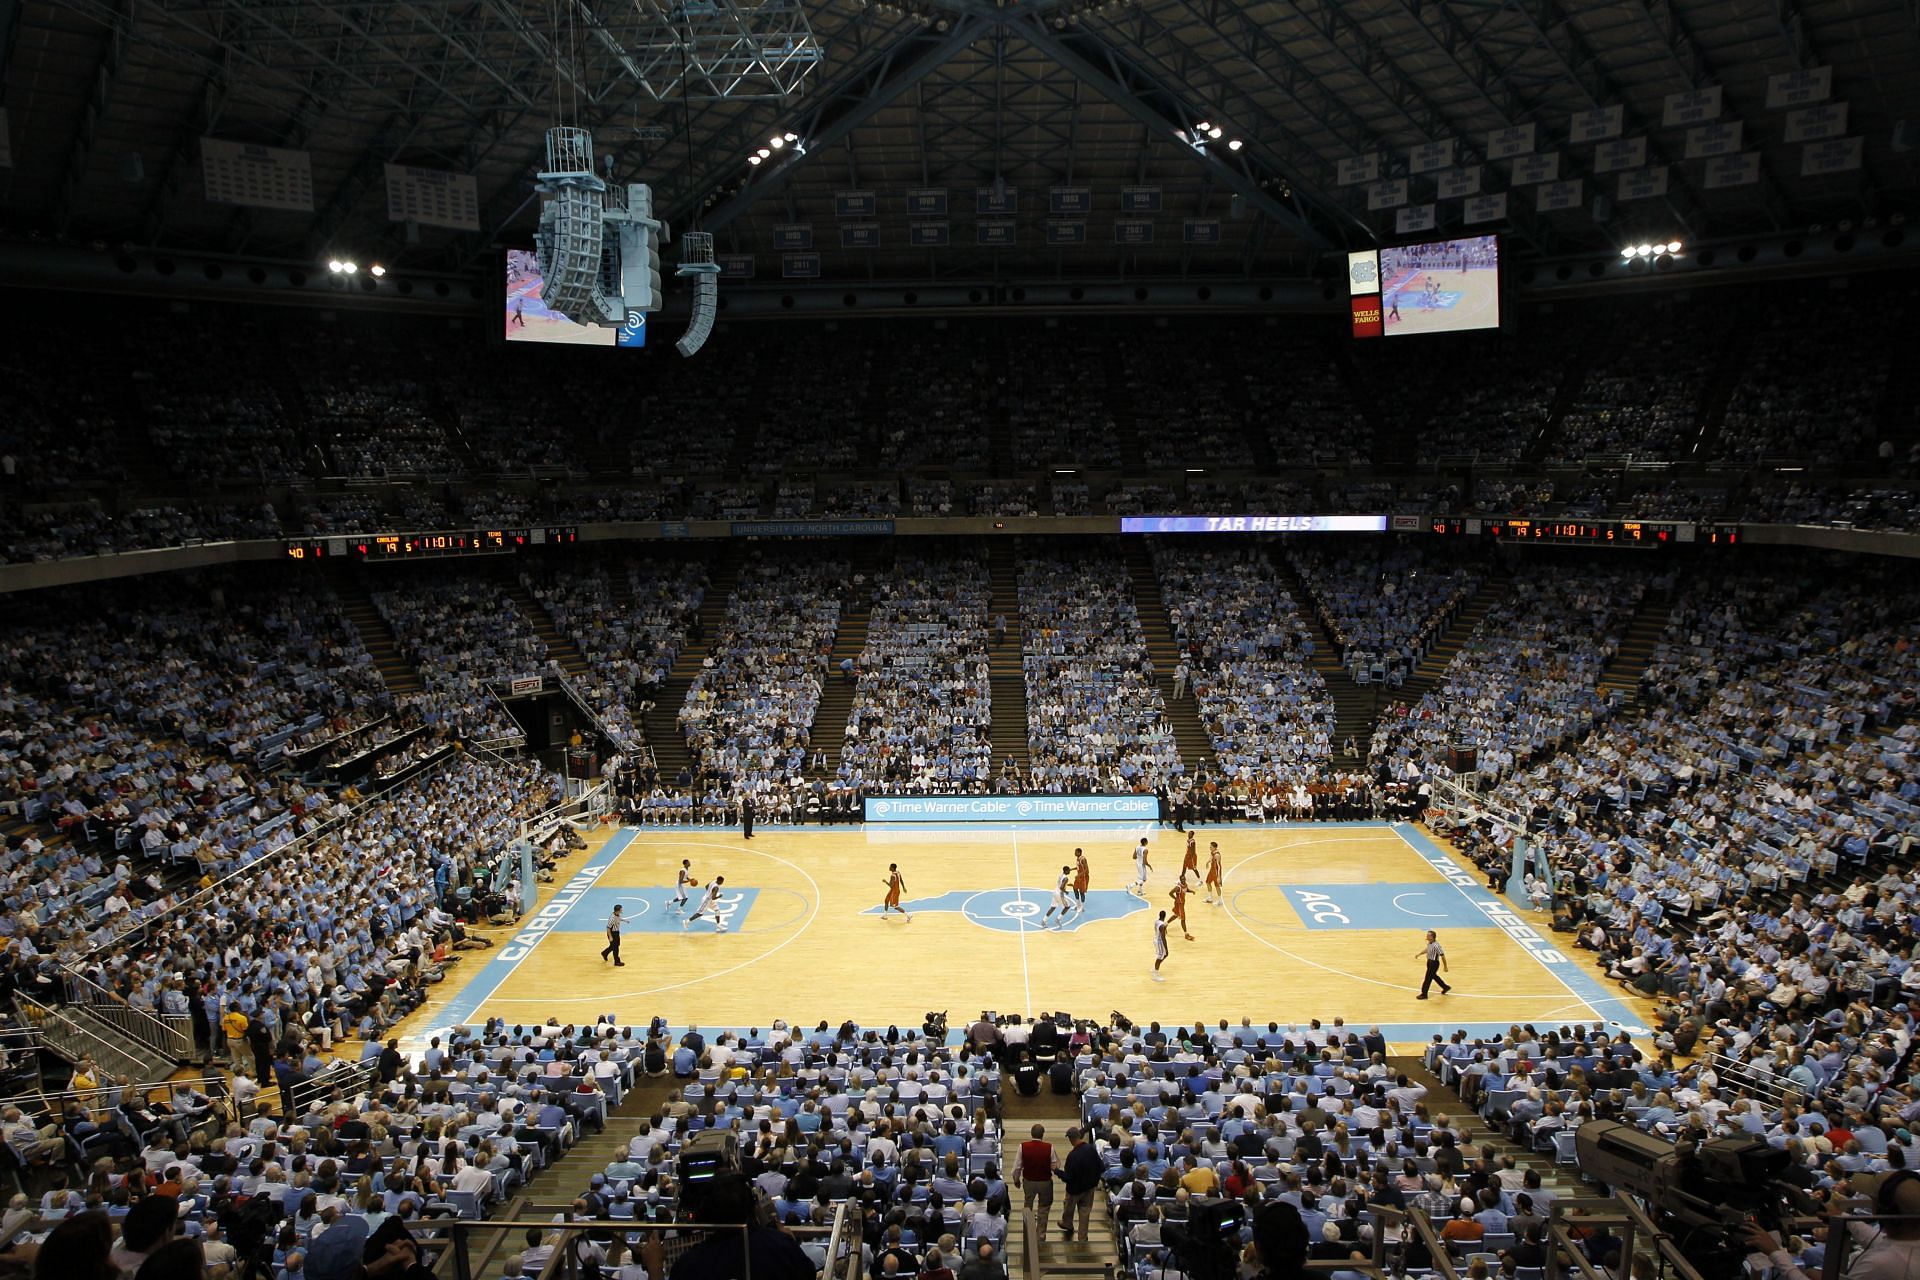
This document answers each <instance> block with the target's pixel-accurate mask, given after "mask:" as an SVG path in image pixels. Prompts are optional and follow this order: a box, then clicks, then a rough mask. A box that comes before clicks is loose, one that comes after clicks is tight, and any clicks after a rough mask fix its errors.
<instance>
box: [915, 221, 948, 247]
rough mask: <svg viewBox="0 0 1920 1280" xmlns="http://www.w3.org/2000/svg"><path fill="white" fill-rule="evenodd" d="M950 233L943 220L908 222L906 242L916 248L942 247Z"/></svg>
mask: <svg viewBox="0 0 1920 1280" xmlns="http://www.w3.org/2000/svg"><path fill="white" fill-rule="evenodd" d="M951 235H952V232H951V231H950V230H949V228H948V226H947V224H946V223H944V222H909V223H908V224H907V243H908V244H910V245H912V246H913V247H914V248H916V249H944V248H946V246H947V243H948V241H949V239H950V237H951Z"/></svg>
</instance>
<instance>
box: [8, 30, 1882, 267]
mask: <svg viewBox="0 0 1920 1280" xmlns="http://www.w3.org/2000/svg"><path fill="white" fill-rule="evenodd" d="M0 40H4V55H5V56H4V61H3V62H0V67H4V76H5V80H4V103H5V106H6V108H7V113H8V117H9V119H8V137H9V140H10V151H11V157H10V159H11V164H10V167H6V168H0V217H3V218H4V221H5V223H6V224H7V230H8V231H9V232H11V233H13V234H14V235H16V236H17V235H19V234H22V233H28V232H30V233H33V234H36V235H41V236H50V237H65V238H68V239H70V240H72V241H74V242H76V243H89V242H99V243H105V244H107V245H111V246H118V245H123V244H124V245H130V246H142V247H159V248H167V249H175V250H181V251H200V252H207V253H223V254H234V255H242V256H252V257H258V258H261V259H263V260H265V259H271V260H281V261H304V262H317V261H322V260H324V259H325V258H326V257H327V255H328V254H329V253H331V252H339V251H342V250H350V251H352V252H354V253H357V254H360V255H362V256H366V257H378V258H382V259H384V260H386V261H389V262H400V263H404V264H405V265H407V266H408V267H410V268H411V269H414V270H419V271H435V272H453V273H460V272H469V273H478V272H480V271H481V270H483V268H484V264H485V263H486V262H487V261H488V260H489V252H490V250H491V248H492V247H493V246H494V245H496V244H498V243H501V242H519V241H524V240H525V238H526V237H527V236H528V235H529V234H530V231H531V228H532V225H533V221H534V218H535V214H536V204H535V196H534V193H533V181H534V175H535V173H536V171H537V169H538V167H539V162H540V159H541V156H542V154H543V153H542V148H543V140H544V134H545V131H546V129H548V128H549V127H550V126H552V125H555V124H559V123H577V124H581V125H585V126H586V127H588V128H590V129H592V130H593V132H594V134H595V137H596V142H597V145H598V149H599V152H600V155H601V158H602V160H603V162H604V163H607V164H609V165H610V168H611V172H612V173H613V174H614V175H615V177H616V178H617V179H618V180H619V181H622V182H626V181H644V182H648V183H651V184H652V185H653V187H654V189H655V199H656V208H658V209H659V210H661V211H662V212H663V213H664V214H665V216H666V217H667V218H668V219H669V220H670V222H671V223H672V225H673V227H674V228H675V229H676V230H682V229H696V228H697V229H703V230H710V231H713V232H714V233H715V234H716V239H717V247H718V250H719V251H720V252H721V253H722V254H732V255H754V256H755V257H756V258H757V259H758V260H759V261H760V262H761V263H762V264H763V265H762V267H761V270H762V272H763V273H766V272H768V271H771V272H773V273H775V274H777V272H778V270H779V264H778V260H777V259H778V255H779V253H780V251H781V250H782V249H783V248H791V247H793V244H794V243H795V241H794V240H793V239H791V238H790V237H788V238H783V233H782V232H781V231H780V230H779V229H780V228H782V227H796V226H805V227H808V228H809V229H810V237H809V238H810V239H811V241H812V245H811V247H812V249H813V250H815V251H817V252H819V253H820V255H821V262H820V264H819V270H820V273H821V275H822V276H823V277H825V278H829V279H846V280H927V281H940V280H952V279H966V278H988V277H992V276H995V275H997V274H1001V273H1008V272H1016V271H1017V272H1024V273H1028V274H1034V273H1039V274H1046V275H1054V276H1059V277H1076V278H1089V279H1133V278H1145V277H1165V276H1187V277H1195V278H1205V279H1214V278H1219V279H1248V278H1253V277H1256V276H1259V277H1267V278H1273V277H1293V278H1300V277H1306V276H1309V275H1311V274H1313V273H1314V272H1315V271H1316V270H1319V271H1322V272H1324V271H1325V270H1326V269H1327V268H1328V266H1329V264H1330V263H1332V262H1334V261H1335V259H1334V257H1333V255H1337V254H1339V253H1342V252H1344V251H1346V250H1348V249H1350V248H1358V247H1364V246H1368V245H1372V244H1375V243H1379V242H1382V241H1388V240H1392V239H1394V238H1395V237H1401V238H1405V237H1406V236H1408V235H1416V236H1419V235H1426V234H1429V233H1431V234H1433V235H1446V234H1450V233H1471V232H1475V231H1486V230H1499V231H1502V232H1504V233H1506V234H1507V235H1508V239H1509V244H1510V245H1511V246H1512V251H1513V252H1514V253H1516V254H1519V255H1521V256H1523V257H1530V258H1533V259H1535V260H1542V261H1545V260H1552V259H1555V258H1564V257H1567V256H1570V255H1577V254H1588V255H1591V254H1594V253H1597V252H1603V251H1605V252H1610V251H1612V250H1614V249H1616V248H1617V247H1618V246H1619V245H1621V244H1623V243H1627V244H1630V243H1632V242H1633V241H1634V240H1636V239H1640V238H1644V236H1646V235H1648V234H1654V235H1659V236H1671V237H1674V238H1680V239H1684V240H1686V241H1688V242H1690V243H1703V242H1708V241H1713V240H1718V239H1724V238H1730V237H1740V236H1752V235H1764V234H1769V233H1777V232H1782V231H1789V230H1795V229H1805V228H1809V227H1814V226H1824V227H1827V228H1833V227H1836V226H1840V225H1841V224H1854V225H1859V226H1862V227H1868V226H1874V225H1882V226H1884V225H1892V224H1895V223H1897V222H1898V221H1901V220H1904V218H1905V217H1906V216H1909V215H1910V214H1912V213H1913V212H1914V211H1915V210H1914V206H1915V204H1916V188H1917V187H1920V182H1917V181H1916V179H1917V178H1920V172H1917V169H1916V153H1915V152H1914V150H1913V145H1912V144H1913V136H1914V123H1913V122H1914V120H1915V117H1916V116H1920V5H1916V3H1915V0H1766V2H1765V3H1748V2H1747V0H1610V2H1607V3H1594V4H1574V3H1567V2H1566V0H1297V2H1288V3H1274V2H1269V0H894V2H890V3H877V2H870V0H680V2H678V3H669V2H668V0H542V2H537V3H516V2H514V0H370V2H368V3H359V4H345V3H334V2H332V0H0ZM789 136H791V137H792V139H793V141H792V143H791V144H788V143H786V139H787V138H788V137H789ZM205 139H215V140H220V141H224V142H228V143H237V144H245V145H246V146H249V147H270V148H279V149H283V150H285V151H287V152H292V153H297V155H296V157H295V159H294V160H292V161H290V163H293V164H294V165H296V167H298V166H304V168H301V169H299V171H298V172H295V171H293V170H289V171H288V174H286V175H282V176H283V177H286V180H287V181H295V180H296V179H298V178H299V174H300V173H304V174H305V175H307V179H308V180H307V181H306V183H305V185H299V186H298V187H297V189H295V190H292V191H291V192H290V193H289V192H286V191H282V192H279V193H277V195H273V196H272V197H271V198H269V199H266V200H264V201H263V200H262V199H260V198H258V193H255V198H253V199H252V200H251V202H250V203H238V202H236V200H235V193H234V192H232V191H223V193H222V194H223V196H224V198H215V199H209V195H210V191H209V186H208V182H209V178H208V174H207V173H206V172H205V170H206V169H207V167H208V148H207V144H206V143H205V141H204V140H205ZM776 139H777V140H779V141H780V143H781V145H779V146H771V145H770V144H771V143H773V142H774V141H775V140H776ZM216 145H217V144H216ZM231 150H233V151H234V152H237V153H239V154H242V155H247V154H251V155H254V156H257V157H269V158H268V159H262V160H260V161H259V163H260V164H263V165H267V166H269V167H271V166H273V165H275V164H278V163H279V161H277V160H273V159H271V158H270V157H271V156H272V155H273V154H274V153H266V152H254V153H246V152H244V151H243V150H242V149H238V148H236V149H231ZM762 150H766V151H767V152H768V154H767V155H764V156H762V155H760V154H759V152H760V151H762ZM220 158H221V160H222V162H223V163H224V162H225V160H226V159H227V150H226V149H223V151H222V155H221V157H220ZM390 165H400V166H411V167H414V168H416V169H419V170H423V171H434V172H435V174H442V175H455V177H452V178H440V177H433V176H432V175H429V177H432V180H433V181H437V182H442V183H454V184H456V185H455V189H456V190H457V191H459V192H466V191H468V190H469V189H468V188H467V187H466V186H465V182H464V179H467V178H471V180H472V187H471V189H470V194H468V195H464V196H463V197H462V199H461V201H460V207H459V209H458V210H457V211H456V214H455V216H454V217H452V218H449V217H446V216H440V215H435V216H436V217H438V219H439V221H440V222H442V223H445V222H449V221H452V222H456V223H458V224H459V225H434V224H433V223H432V222H430V221H428V220H426V219H424V218H421V217H414V218H411V219H409V218H407V217H405V216H404V213H403V210H402V209H400V208H398V207H396V208H390V204H389V201H390V195H391V194H392V193H391V192H390V191H389V190H388V187H389V178H388V166H390ZM844 193H859V194H861V195H865V194H867V193H871V197H872V199H871V204H870V205H869V204H867V203H865V202H863V201H860V200H855V201H853V202H852V203H846V202H844V201H843V200H842V199H841V197H842V195H843V194H844ZM910 193H921V195H920V197H919V198H918V199H915V200H910V199H909V197H910ZM239 195H240V198H242V199H245V198H247V197H246V193H244V192H242V193H239ZM1501 197H1504V200H1502V199H1501ZM1503 204H1504V208H1502V207H1501V206H1502V205H1503ZM443 212H444V211H443ZM396 215H401V216H396ZM1470 218H1471V219H1473V220H1472V221H1469V219H1470ZM982 222H988V223H992V224H995V229H993V230H992V231H991V232H988V231H984V230H983V229H982V228H981V226H980V225H979V224H981V223H982ZM1117 223H1130V224H1133V225H1132V226H1131V228H1122V227H1117V226H1116V224H1117ZM1143 223H1144V224H1146V229H1144V230H1143V229H1142V228H1141V225H1140V224H1143ZM844 224H852V225H859V226H862V227H867V228H870V230H867V231H862V232H860V233H858V234H856V235H854V236H852V237H851V238H849V237H847V236H845V234H844V233H843V231H842V230H841V229H840V228H841V227H842V226H843V225H844ZM936 226H938V227H940V228H942V229H941V230H938V231H936V230H934V228H935V227H936Z"/></svg>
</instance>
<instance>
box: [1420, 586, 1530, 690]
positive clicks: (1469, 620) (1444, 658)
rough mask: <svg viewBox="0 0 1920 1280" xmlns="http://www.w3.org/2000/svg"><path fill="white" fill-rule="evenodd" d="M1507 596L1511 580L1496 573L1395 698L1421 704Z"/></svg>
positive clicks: (1444, 632)
mask: <svg viewBox="0 0 1920 1280" xmlns="http://www.w3.org/2000/svg"><path fill="white" fill-rule="evenodd" d="M1506 592H1507V578H1506V576H1505V575H1504V574H1502V573H1500V572H1498V571H1496V572H1494V573H1492V574H1489V575H1488V576H1487V578H1486V579H1485V580H1484V581H1482V582H1481V584H1480V589H1479V590H1478V591H1476V592H1474V593H1473V595H1472V597H1471V598H1470V599H1468V601H1467V602H1466V603H1465V604H1463V605H1461V606H1460V612H1459V613H1456V614H1455V615H1453V621H1452V622H1450V623H1448V624H1447V629H1446V630H1445V631H1442V632H1441V633H1440V638H1439V639H1438V640H1435V641H1434V642H1433V648H1431V649H1429V650H1427V656H1426V657H1424V658H1422V659H1421V660H1420V665H1419V666H1417V667H1415V668H1414V669H1413V674H1412V675H1411V676H1408V677H1407V680H1406V683H1405V684H1402V685H1401V686H1400V688H1399V689H1398V690H1397V691H1396V692H1395V694H1394V697H1395V699H1396V700H1398V701H1401V702H1418V701H1420V699H1421V697H1422V696H1423V695H1425V694H1426V693H1427V691H1428V690H1430V689H1433V688H1435V687H1437V686H1438V685H1439V683H1440V680H1441V678H1442V677H1443V676H1445V675H1446V672H1447V664H1448V663H1450V662H1452V661H1453V656H1454V655H1455V654H1456V653H1459V652H1460V649H1461V647H1462V646H1463V645H1465V644H1466V643H1467V637H1469V636H1471V635H1472V634H1473V633H1474V630H1475V629H1476V628H1477V627H1479V625H1480V624H1481V623H1482V622H1484V621H1486V618H1487V612H1488V611H1489V610H1491V609H1492V608H1493V606H1494V605H1495V604H1496V603H1497V602H1498V601H1499V599H1500V597H1501V596H1503V595H1505V594H1506Z"/></svg>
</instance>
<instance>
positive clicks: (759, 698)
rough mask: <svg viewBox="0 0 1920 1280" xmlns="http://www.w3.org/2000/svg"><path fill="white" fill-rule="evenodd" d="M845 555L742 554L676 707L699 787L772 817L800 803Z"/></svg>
mask: <svg viewBox="0 0 1920 1280" xmlns="http://www.w3.org/2000/svg"><path fill="white" fill-rule="evenodd" d="M850 576H851V575H850V569H849V566H848V565H847V563H846V562H845V561H839V560H829V559H825V558H823V557H822V556H820V555H819V554H818V553H812V552H808V553H802V552H799V551H787V552H768V553H765V554H759V555H756V556H754V557H753V558H752V559H750V560H748V561H747V562H746V563H744V564H742V565H741V567H740V576H739V582H738V585H737V586H735V588H734V590H733V594H732V595H731V596H730V597H729V598H728V600H727V613H726V619H725V621H724V622H723V623H722V624H721V633H720V635H718V636H716V637H714V639H713V641H712V644H711V645H710V647H709V649H708V652H707V655H706V657H705V658H703V659H702V660H701V665H700V674H699V675H697V676H695V677H694V679H693V683H692V684H691V685H690V686H689V687H688V689H687V697H686V702H685V703H684V705H682V706H681V707H680V709H679V712H678V720H679V724H680V729H681V732H682V733H684V734H685V735H686V740H687V746H688V749H689V751H690V752H691V753H692V755H693V757H694V760H695V762H696V774H695V776H694V777H693V778H692V779H691V780H690V783H691V789H692V791H693V793H694V794H696V795H703V794H705V793H707V792H708V791H709V790H710V789H711V788H712V787H714V786H719V787H722V788H724V790H725V792H726V793H728V794H731V795H748V796H751V797H753V798H754V800H755V803H756V805H757V806H758V808H759V812H760V813H761V815H762V816H763V817H766V818H768V819H769V820H773V819H775V818H777V817H778V816H779V815H781V814H783V813H786V814H791V813H792V812H793V811H794V807H795V805H796V804H804V798H803V796H802V794H801V792H802V779H803V776H804V772H805V767H806V761H807V749H808V746H809V745H810V743H811V730H812V726H813V717H814V712H815V711H816V710H817V709H818V707H819V705H820V690H821V686H822V682H823V681H824V680H825V678H826V674H827V671H826V668H827V656H828V654H829V653H830V651H831V650H832V648H833V637H834V634H835V632H837V631H838V630H839V627H840V609H841V605H842V603H843V599H844V596H845V593H846V592H847V591H848V590H849V589H850V583H849V579H850Z"/></svg>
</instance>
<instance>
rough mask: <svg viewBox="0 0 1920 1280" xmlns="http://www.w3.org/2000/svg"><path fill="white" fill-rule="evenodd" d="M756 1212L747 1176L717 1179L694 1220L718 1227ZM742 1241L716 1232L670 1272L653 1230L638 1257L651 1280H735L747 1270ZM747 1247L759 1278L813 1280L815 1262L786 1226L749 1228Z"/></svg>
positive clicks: (660, 1241)
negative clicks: (784, 1227)
mask: <svg viewBox="0 0 1920 1280" xmlns="http://www.w3.org/2000/svg"><path fill="white" fill-rule="evenodd" d="M757 1210H758V1205H756V1204H755V1202H754V1197H753V1187H752V1185H751V1184H750V1183H748V1182H747V1180H746V1179H745V1178H740V1177H726V1178H716V1179H715V1180H714V1181H713V1182H712V1183H711V1184H709V1186H708V1187H707V1190H706V1192H705V1194H703V1195H702V1196H700V1198H699V1201H698V1203H697V1204H696V1205H695V1206H693V1220H694V1221H695V1222H696V1223H702V1224H714V1225H719V1224H724V1223H742V1222H747V1223H751V1222H753V1221H755V1216H756V1213H757ZM740 1244H741V1241H740V1235H739V1233H738V1232H735V1231H717V1232H714V1233H712V1234H710V1235H709V1236H708V1237H707V1238H706V1239H705V1240H703V1241H702V1242H701V1243H699V1244H697V1245H695V1246H693V1248H691V1249H689V1250H687V1252H686V1253H685V1254H684V1255H682V1257H681V1258H680V1260H679V1261H678V1262H676V1263H675V1264H674V1266H673V1269H672V1271H671V1272H668V1271H667V1270H666V1269H665V1263H666V1241H665V1239H664V1238H663V1237H662V1236H661V1233H659V1232H657V1231H651V1232H648V1233H647V1238H646V1242H645V1243H644V1244H642V1245H641V1246H640V1255H641V1261H642V1262H644V1263H645V1264H646V1268H647V1275H648V1276H650V1277H652V1278H653V1280H732V1277H736V1276H741V1275H745V1274H746V1268H745V1265H744V1263H745V1261H746V1260H744V1259H742V1257H741V1248H740ZM746 1251H747V1255H748V1258H750V1259H751V1263H752V1269H753V1275H754V1277H755V1280H814V1275H815V1272H814V1267H813V1261H812V1260H811V1259H810V1258H808V1257H807V1255H806V1252H805V1251H804V1250H803V1249H801V1247H800V1244H799V1242H798V1241H796V1240H795V1239H794V1238H793V1237H792V1236H790V1235H788V1234H787V1232H786V1231H785V1230H784V1229H783V1228H780V1227H777V1226H773V1225H770V1224H769V1225H762V1226H755V1227H753V1228H751V1229H750V1230H749V1231H748V1232H747V1238H746Z"/></svg>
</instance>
